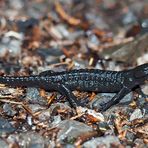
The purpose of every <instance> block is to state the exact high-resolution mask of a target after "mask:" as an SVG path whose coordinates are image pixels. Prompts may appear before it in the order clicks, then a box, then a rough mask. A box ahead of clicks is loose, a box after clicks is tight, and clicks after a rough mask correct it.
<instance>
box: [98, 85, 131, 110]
mask: <svg viewBox="0 0 148 148" xmlns="http://www.w3.org/2000/svg"><path fill="white" fill-rule="evenodd" d="M130 91H131V90H130V89H129V88H127V87H125V86H124V87H123V88H122V89H121V90H120V91H119V92H118V93H117V94H116V95H115V96H114V97H113V98H112V99H111V100H110V101H108V102H107V103H104V104H102V105H101V108H100V110H101V111H106V110H107V109H109V108H110V107H111V106H113V105H116V104H118V103H119V102H120V100H121V99H122V98H123V97H124V96H125V95H127V94H128V93H129V92H130Z"/></svg>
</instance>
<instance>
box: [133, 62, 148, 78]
mask: <svg viewBox="0 0 148 148" xmlns="http://www.w3.org/2000/svg"><path fill="white" fill-rule="evenodd" d="M134 76H135V78H136V79H144V80H148V63H146V64H143V65H140V66H138V67H136V68H135V69H134Z"/></svg>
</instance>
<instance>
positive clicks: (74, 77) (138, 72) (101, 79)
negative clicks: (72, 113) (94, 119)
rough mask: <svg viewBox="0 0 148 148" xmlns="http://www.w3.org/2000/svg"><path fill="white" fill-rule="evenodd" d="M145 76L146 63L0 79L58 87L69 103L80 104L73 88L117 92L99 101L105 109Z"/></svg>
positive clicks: (11, 83)
mask: <svg viewBox="0 0 148 148" xmlns="http://www.w3.org/2000/svg"><path fill="white" fill-rule="evenodd" d="M146 80H148V63H146V64H143V65H140V66H137V67H136V68H134V69H130V70H124V71H118V72H117V71H107V70H99V69H79V70H70V71H63V72H53V71H50V70H49V71H44V72H42V73H40V74H39V75H32V76H1V77H0V83H1V84H6V85H8V86H11V87H36V88H42V89H45V90H46V91H58V92H59V93H60V94H62V95H64V96H66V98H67V100H68V101H69V103H70V105H71V106H72V107H77V106H83V105H84V104H82V103H81V102H80V101H78V100H77V99H76V97H75V96H74V94H73V93H72V91H73V90H79V91H93V92H108V93H117V94H116V95H115V96H114V97H113V98H112V99H111V100H110V101H109V102H107V103H104V104H102V106H101V108H100V110H102V111H105V110H107V109H108V108H110V107H111V106H112V105H115V104H117V103H119V101H120V100H121V99H122V98H123V97H124V96H125V95H127V94H128V93H129V92H131V91H133V90H137V89H140V85H141V84H143V83H144V82H145V81H146Z"/></svg>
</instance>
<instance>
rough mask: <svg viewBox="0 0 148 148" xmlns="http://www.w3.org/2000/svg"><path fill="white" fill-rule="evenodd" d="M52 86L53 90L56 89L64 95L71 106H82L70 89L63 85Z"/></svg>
mask: <svg viewBox="0 0 148 148" xmlns="http://www.w3.org/2000/svg"><path fill="white" fill-rule="evenodd" d="M52 88H53V89H54V90H55V91H58V92H59V93H60V94H62V95H64V96H66V99H67V100H68V102H69V103H70V105H71V106H72V107H74V108H76V107H77V106H82V104H81V103H80V102H79V101H78V100H77V99H76V97H75V96H74V94H73V93H72V92H71V90H70V89H68V88H67V87H66V86H65V85H63V84H55V85H52Z"/></svg>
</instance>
